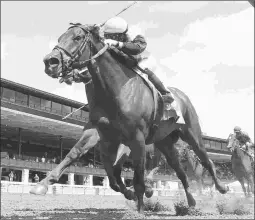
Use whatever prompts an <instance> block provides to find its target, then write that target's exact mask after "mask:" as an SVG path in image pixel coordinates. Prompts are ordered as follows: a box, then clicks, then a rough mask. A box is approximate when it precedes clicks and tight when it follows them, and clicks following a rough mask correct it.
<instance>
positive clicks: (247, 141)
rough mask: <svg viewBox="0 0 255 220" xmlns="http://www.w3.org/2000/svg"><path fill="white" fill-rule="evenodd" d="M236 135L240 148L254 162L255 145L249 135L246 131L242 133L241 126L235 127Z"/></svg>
mask: <svg viewBox="0 0 255 220" xmlns="http://www.w3.org/2000/svg"><path fill="white" fill-rule="evenodd" d="M234 133H235V136H236V139H237V140H238V141H239V142H240V145H241V146H240V147H241V148H242V149H243V150H244V151H245V152H246V153H247V154H248V155H249V156H251V157H252V159H253V160H254V144H253V143H252V141H251V138H250V137H249V135H248V134H247V133H246V132H245V131H242V129H241V128H240V127H239V126H235V128H234ZM251 148H252V149H251Z"/></svg>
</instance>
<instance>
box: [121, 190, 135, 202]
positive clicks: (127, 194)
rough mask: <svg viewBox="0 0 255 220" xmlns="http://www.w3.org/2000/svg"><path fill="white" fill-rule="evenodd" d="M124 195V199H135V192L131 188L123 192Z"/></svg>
mask: <svg viewBox="0 0 255 220" xmlns="http://www.w3.org/2000/svg"><path fill="white" fill-rule="evenodd" d="M124 196H125V198H126V199H128V200H134V201H136V200H137V197H136V195H135V193H134V192H133V191H131V190H127V191H126V192H125V193H124Z"/></svg>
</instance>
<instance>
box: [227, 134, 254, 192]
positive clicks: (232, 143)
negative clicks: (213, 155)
mask: <svg viewBox="0 0 255 220" xmlns="http://www.w3.org/2000/svg"><path fill="white" fill-rule="evenodd" d="M227 140H228V145H227V148H228V149H229V150H230V151H231V152H232V156H231V164H232V171H233V173H234V175H235V176H236V178H237V180H238V181H239V182H240V184H241V186H242V189H243V192H244V195H245V196H250V192H252V193H254V168H253V166H252V163H254V162H253V161H252V158H251V157H250V156H249V155H248V154H247V153H246V152H245V151H244V150H242V149H241V148H240V146H241V145H240V143H239V141H238V140H237V138H236V137H235V134H230V135H229V137H228V139H227ZM245 182H247V188H246V186H245V185H244V183H245Z"/></svg>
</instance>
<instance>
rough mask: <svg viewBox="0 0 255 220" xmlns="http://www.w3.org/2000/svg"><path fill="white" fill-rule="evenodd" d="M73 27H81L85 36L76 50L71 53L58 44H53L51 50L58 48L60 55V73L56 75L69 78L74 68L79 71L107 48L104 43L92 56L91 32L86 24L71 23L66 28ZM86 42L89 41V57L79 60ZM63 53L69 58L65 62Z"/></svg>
mask: <svg viewBox="0 0 255 220" xmlns="http://www.w3.org/2000/svg"><path fill="white" fill-rule="evenodd" d="M74 27H78V28H81V29H82V31H83V32H84V33H85V38H84V40H83V42H82V43H81V45H80V47H79V49H78V50H77V51H75V53H74V54H73V55H72V54H71V53H70V52H69V51H67V50H66V49H65V48H63V47H61V46H59V45H57V46H55V47H54V49H53V50H58V51H59V53H60V56H61V64H62V74H61V75H59V76H58V77H61V78H69V77H71V76H73V71H74V69H76V70H81V72H82V69H83V68H85V67H87V65H88V64H89V62H90V61H92V60H94V59H96V58H97V57H99V56H100V55H102V54H103V53H104V52H105V51H106V50H107V49H108V44H105V45H104V47H103V48H102V49H101V50H100V51H98V52H97V53H96V54H95V55H93V56H92V54H91V51H92V43H91V37H92V33H91V32H90V31H89V30H88V28H87V26H84V25H81V24H72V26H71V27H69V28H68V30H69V29H71V28H74ZM102 42H103V41H102ZM88 43H89V47H90V54H89V59H87V60H84V61H81V60H80V57H81V56H82V54H83V53H84V51H85V48H86V45H87V44H88ZM63 53H65V55H67V56H68V57H69V58H70V59H68V60H67V61H66V62H65V60H64V58H63Z"/></svg>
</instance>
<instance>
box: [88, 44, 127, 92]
mask: <svg viewBox="0 0 255 220" xmlns="http://www.w3.org/2000/svg"><path fill="white" fill-rule="evenodd" d="M94 47H95V49H96V51H99V50H100V49H101V47H102V46H101V45H94ZM94 53H95V52H94ZM92 65H93V64H92ZM92 65H91V66H90V68H89V70H90V72H91V75H92V80H93V83H94V87H95V88H96V90H97V91H99V90H101V93H103V94H101V95H103V96H104V95H108V96H109V95H110V96H111V97H116V96H118V95H119V94H120V91H121V88H122V86H123V85H124V84H125V83H126V82H127V81H128V80H129V78H128V77H127V76H126V75H125V73H124V72H123V70H122V68H121V67H120V65H119V64H118V63H117V61H116V60H115V59H114V58H113V57H112V56H111V55H110V53H109V52H108V51H105V52H104V53H103V54H102V55H101V56H100V57H98V58H97V62H96V63H95V64H94V65H97V66H98V68H99V72H97V71H95V68H93V66H92ZM94 67H95V66H94Z"/></svg>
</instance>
